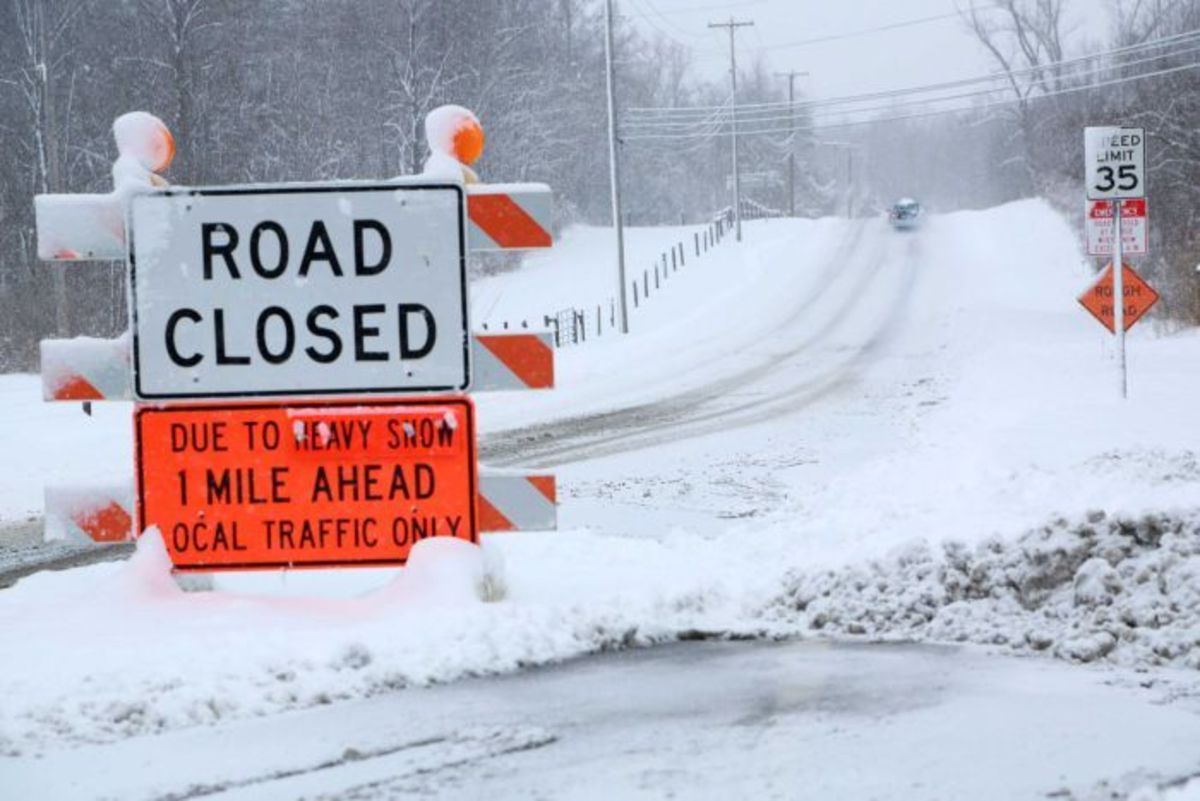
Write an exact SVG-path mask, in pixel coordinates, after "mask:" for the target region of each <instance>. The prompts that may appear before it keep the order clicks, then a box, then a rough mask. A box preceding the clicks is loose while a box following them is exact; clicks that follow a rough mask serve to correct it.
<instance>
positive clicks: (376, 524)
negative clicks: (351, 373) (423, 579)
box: [134, 397, 479, 571]
mask: <svg viewBox="0 0 1200 801" xmlns="http://www.w3.org/2000/svg"><path fill="white" fill-rule="evenodd" d="M134 419H135V424H134V430H135V437H136V448H137V479H138V488H137V504H138V526H139V529H138V530H139V532H140V531H144V530H145V529H147V528H148V527H150V526H157V527H158V529H159V530H160V531H161V532H162V537H163V541H164V542H165V543H166V546H167V550H168V551H169V552H170V554H171V559H172V561H173V562H174V565H175V568H176V569H177V570H204V571H213V570H237V569H250V568H254V569H257V568H279V567H331V566H353V565H361V566H380V565H402V564H404V562H405V561H406V560H407V558H408V554H409V551H410V550H411V549H412V546H413V545H414V544H415V543H416V542H417V541H419V540H422V539H425V538H428V537H458V538H459V539H464V540H468V541H470V542H478V541H479V537H478V526H477V523H476V502H475V499H476V492H477V483H478V481H477V475H476V464H475V413H474V406H473V405H472V403H471V401H470V400H469V399H468V398H466V397H454V398H432V399H431V398H423V399H421V400H419V401H417V400H413V401H405V400H397V401H378V400H371V401H365V402H361V403H360V402H355V401H331V402H323V401H311V402H292V403H288V404H244V405H221V406H208V405H197V406H171V407H155V406H139V407H138V408H137V411H136V412H135V415H134Z"/></svg>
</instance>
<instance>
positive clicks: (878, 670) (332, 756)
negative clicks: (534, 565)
mask: <svg viewBox="0 0 1200 801" xmlns="http://www.w3.org/2000/svg"><path fill="white" fill-rule="evenodd" d="M1137 680H1138V677H1137V676H1135V675H1133V674H1131V673H1122V672H1116V671H1109V670H1082V669H1080V668H1072V667H1070V666H1066V665H1062V664H1057V663H1052V662H1045V661H1042V660H1036V659H1013V658H1004V657H996V656H991V655H986V654H981V653H978V652H975V651H971V650H962V649H955V648H945V647H931V646H924V647H919V646H908V645H897V646H878V645H877V646H844V645H830V644H820V643H791V644H786V643H784V644H749V643H685V644H680V645H675V646H665V647H662V648H656V649H652V650H649V651H634V652H626V653H621V654H613V655H606V656H601V657H597V658H592V659H588V660H584V661H577V662H572V663H569V664H566V665H563V666H560V667H553V668H545V669H539V670H534V671H531V672H526V673H523V674H520V675H517V676H512V677H505V678H500V679H486V680H469V681H466V682H461V683H458V684H455V685H452V686H449V687H435V688H429V689H414V690H410V691H406V692H402V693H396V694H392V695H388V696H385V697H381V698H377V699H373V700H371V701H366V702H352V703H348V704H340V705H336V706H333V707H322V708H317V709H313V710H308V711H301V712H294V713H288V714H285V715H279V716H276V717H273V718H269V719H264V720H254V721H247V722H234V723H229V724H218V725H216V726H213V727H210V728H205V729H199V730H190V731H183V732H178V733H172V734H166V735H162V736H154V737H137V738H133V739H129V740H124V741H122V742H119V743H115V744H111V745H102V746H86V747H82V748H79V749H77V750H73V751H67V752H59V753H54V754H50V755H47V756H46V757H45V758H42V759H37V760H24V761H12V760H5V761H0V775H3V776H5V777H6V780H5V787H6V788H7V789H8V790H9V797H12V798H54V799H66V798H71V799H79V800H80V801H84V800H85V799H87V800H88V801H90V800H91V799H95V800H96V801H99V800H100V799H113V798H120V799H122V800H123V801H143V800H144V801H165V799H172V800H173V801H183V800H184V799H194V798H205V799H212V801H298V800H299V799H342V800H343V801H349V800H350V799H354V800H355V801H366V800H367V799H401V798H424V799H431V798H446V799H461V798H498V799H508V798H555V799H580V800H582V799H612V798H620V799H636V798H656V799H657V798H671V797H677V798H688V799H710V798H711V799H729V798H763V799H770V798H780V799H791V798H814V799H834V798H837V799H867V798H874V799H946V801H957V800H958V799H964V798H970V799H975V800H976V801H993V800H994V801H1019V800H1020V799H1031V800H1032V799H1043V798H1047V797H1052V798H1061V799H1089V798H1099V797H1101V793H1102V791H1117V792H1122V793H1123V792H1128V791H1130V790H1132V789H1134V788H1137V787H1141V786H1144V785H1150V784H1154V783H1166V782H1168V781H1171V780H1175V779H1179V778H1182V777H1187V776H1191V775H1195V774H1197V773H1200V752H1198V751H1197V749H1196V748H1195V744H1196V743H1197V742H1200V716H1197V715H1196V714H1195V713H1194V712H1195V710H1194V707H1195V706H1196V703H1195V702H1189V703H1188V704H1187V705H1186V708H1185V706H1184V705H1181V704H1176V705H1171V706H1164V705H1158V704H1152V703H1147V700H1148V696H1150V695H1151V693H1150V691H1148V690H1146V689H1144V688H1142V687H1139V686H1137V684H1136V683H1135V682H1136V681H1137ZM1104 797H1109V796H1104Z"/></svg>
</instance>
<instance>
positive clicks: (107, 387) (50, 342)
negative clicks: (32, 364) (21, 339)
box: [41, 336, 133, 401]
mask: <svg viewBox="0 0 1200 801" xmlns="http://www.w3.org/2000/svg"><path fill="white" fill-rule="evenodd" d="M41 354H42V398H43V399H44V400H48V401H102V400H130V399H131V398H132V396H133V389H132V385H131V380H130V369H129V337H127V336H124V337H117V338H116V339H95V338H93V337H76V338H75V339H43V340H42V342H41Z"/></svg>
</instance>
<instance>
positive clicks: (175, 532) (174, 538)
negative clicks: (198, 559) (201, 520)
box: [171, 523, 192, 551]
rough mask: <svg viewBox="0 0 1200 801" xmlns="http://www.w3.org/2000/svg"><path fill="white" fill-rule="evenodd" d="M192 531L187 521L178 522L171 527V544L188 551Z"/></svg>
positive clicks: (176, 548) (177, 548) (180, 549)
mask: <svg viewBox="0 0 1200 801" xmlns="http://www.w3.org/2000/svg"><path fill="white" fill-rule="evenodd" d="M191 539H192V538H191V532H189V531H188V527H187V523H176V524H175V527H174V528H173V529H171V544H172V545H174V546H175V550H176V551H186V550H188V547H189V546H190V545H191Z"/></svg>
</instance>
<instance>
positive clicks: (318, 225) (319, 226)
mask: <svg viewBox="0 0 1200 801" xmlns="http://www.w3.org/2000/svg"><path fill="white" fill-rule="evenodd" d="M314 261H323V262H328V264H329V269H330V270H332V271H333V274H334V275H336V276H338V277H339V278H340V277H341V275H342V266H341V265H340V264H338V259H337V253H335V252H334V250H333V242H331V241H330V240H329V232H328V231H326V230H325V223H323V222H321V221H320V220H317V221H315V222H314V223H313V227H312V230H311V231H310V232H309V234H308V244H307V245H305V246H304V258H303V259H301V260H300V275H302V276H307V275H308V270H309V267H311V266H312V263H313V262H314Z"/></svg>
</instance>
